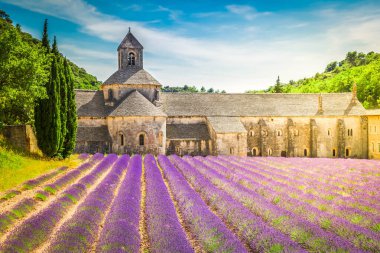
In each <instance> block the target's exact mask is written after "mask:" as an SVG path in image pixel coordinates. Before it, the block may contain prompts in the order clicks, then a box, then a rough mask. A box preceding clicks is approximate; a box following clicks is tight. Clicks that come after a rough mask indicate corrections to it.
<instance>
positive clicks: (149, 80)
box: [103, 66, 161, 85]
mask: <svg viewBox="0 0 380 253" xmlns="http://www.w3.org/2000/svg"><path fill="white" fill-rule="evenodd" d="M103 84H154V85H161V84H160V83H159V82H158V81H157V80H156V79H155V78H154V77H153V76H152V75H151V74H149V73H148V72H147V71H145V70H144V69H143V68H141V67H139V66H128V67H127V68H123V69H119V70H117V71H116V72H115V73H113V74H112V75H111V76H110V77H109V78H108V79H107V80H106V81H105V82H104V83H103Z"/></svg>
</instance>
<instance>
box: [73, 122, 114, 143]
mask: <svg viewBox="0 0 380 253" xmlns="http://www.w3.org/2000/svg"><path fill="white" fill-rule="evenodd" d="M77 141H111V136H110V134H109V132H108V128H107V126H98V127H78V130H77Z"/></svg>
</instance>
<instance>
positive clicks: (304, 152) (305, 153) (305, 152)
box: [303, 148, 307, 156]
mask: <svg viewBox="0 0 380 253" xmlns="http://www.w3.org/2000/svg"><path fill="white" fill-rule="evenodd" d="M303 156H307V149H306V148H305V149H304V150H303Z"/></svg>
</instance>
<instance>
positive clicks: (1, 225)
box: [0, 154, 103, 235]
mask: <svg viewBox="0 0 380 253" xmlns="http://www.w3.org/2000/svg"><path fill="white" fill-rule="evenodd" d="M102 158H103V155H102V154H95V155H94V156H93V158H92V159H91V161H90V162H87V163H84V164H82V165H80V166H79V167H78V168H76V169H74V170H71V171H70V172H68V173H67V174H66V175H64V176H62V177H61V178H59V179H57V180H56V181H55V182H54V183H52V184H49V185H46V186H45V189H44V190H43V191H38V193H37V194H36V196H35V197H34V198H24V199H22V200H21V201H20V202H19V203H17V204H16V205H15V206H14V207H13V208H12V209H11V210H9V211H7V212H5V213H2V214H1V215H0V235H1V234H3V233H5V232H6V231H7V229H9V228H10V227H11V226H12V225H13V224H14V223H15V222H16V221H17V220H18V219H20V218H23V217H25V216H26V215H27V214H29V213H30V212H31V211H33V210H34V209H35V206H36V205H37V204H38V201H37V200H38V199H40V200H45V199H46V198H47V197H48V196H49V194H51V193H56V192H57V191H58V190H60V189H62V188H63V187H64V186H66V185H68V184H69V183H70V182H72V181H73V180H75V179H76V178H77V177H79V176H80V175H81V174H82V173H83V172H84V171H86V170H88V169H90V168H91V167H92V166H93V164H94V163H97V162H98V161H99V160H100V159H102ZM49 174H50V173H49ZM42 177H43V176H42Z"/></svg>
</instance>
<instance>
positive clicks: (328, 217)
mask: <svg viewBox="0 0 380 253" xmlns="http://www.w3.org/2000/svg"><path fill="white" fill-rule="evenodd" d="M81 157H82V160H83V163H82V164H81V165H80V166H79V167H77V168H75V169H68V168H58V169H57V172H50V173H49V174H46V175H42V176H40V177H38V178H36V179H34V180H29V181H27V182H25V183H24V186H25V187H23V189H24V191H21V192H19V193H18V195H17V196H16V197H14V198H10V199H7V200H4V201H3V202H1V203H0V205H1V209H0V252H380V162H379V161H374V160H353V159H309V158H278V157H255V158H249V157H247V158H241V157H232V156H218V157H212V156H209V157H186V156H185V157H178V156H175V155H173V156H163V155H160V156H158V157H154V156H152V155H146V156H144V157H142V156H140V155H134V156H132V157H129V156H128V155H122V156H117V155H114V154H110V155H107V156H104V155H102V154H95V155H93V156H88V155H85V154H83V155H81ZM58 172H59V173H58Z"/></svg>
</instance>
